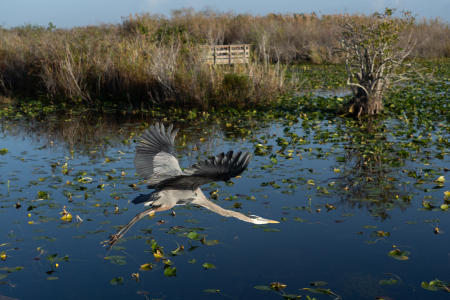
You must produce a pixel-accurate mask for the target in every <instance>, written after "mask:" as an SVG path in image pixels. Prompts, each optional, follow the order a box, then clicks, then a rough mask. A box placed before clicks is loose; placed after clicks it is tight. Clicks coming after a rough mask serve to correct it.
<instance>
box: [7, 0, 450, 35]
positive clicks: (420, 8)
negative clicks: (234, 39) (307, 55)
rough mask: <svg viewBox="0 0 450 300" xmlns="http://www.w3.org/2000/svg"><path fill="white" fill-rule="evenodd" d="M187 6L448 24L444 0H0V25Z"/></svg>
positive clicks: (64, 23)
mask: <svg viewBox="0 0 450 300" xmlns="http://www.w3.org/2000/svg"><path fill="white" fill-rule="evenodd" d="M186 7H191V8H194V9H196V10H202V9H205V8H210V9H214V10H217V11H221V12H229V11H233V12H235V13H250V14H256V15H264V14H267V13H270V12H279V13H294V12H297V13H310V12H313V11H314V12H316V13H319V14H334V13H364V14H369V13H372V12H374V11H382V10H383V9H384V7H392V8H397V9H399V10H409V11H412V12H413V14H414V15H415V16H416V17H418V18H422V17H426V18H436V17H439V18H441V19H442V20H444V21H446V22H450V0H341V1H339V0H313V1H311V0H259V1H256V0H251V1H249V0H247V1H243V0H0V26H3V27H7V28H8V27H12V26H20V25H24V24H32V25H43V26H46V25H47V24H48V23H49V22H52V23H53V24H55V25H56V26H57V27H72V26H84V25H98V24H101V23H118V22H120V21H121V18H122V17H126V16H128V15H130V14H136V13H144V12H149V13H157V14H166V15H169V14H170V12H171V11H172V10H173V9H180V8H186Z"/></svg>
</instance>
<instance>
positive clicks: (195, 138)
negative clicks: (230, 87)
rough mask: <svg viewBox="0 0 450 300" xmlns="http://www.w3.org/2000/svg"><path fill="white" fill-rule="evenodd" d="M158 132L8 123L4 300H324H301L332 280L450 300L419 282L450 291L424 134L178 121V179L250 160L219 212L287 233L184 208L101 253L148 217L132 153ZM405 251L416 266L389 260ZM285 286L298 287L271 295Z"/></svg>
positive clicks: (305, 122)
mask: <svg viewBox="0 0 450 300" xmlns="http://www.w3.org/2000/svg"><path fill="white" fill-rule="evenodd" d="M162 119H164V118H161V117H159V118H158V120H160V121H161V120H162ZM155 121H156V120H154V119H153V118H152V117H148V116H145V115H101V116H99V115H93V114H92V115H89V114H85V115H72V116H67V115H64V116H63V115H61V116H53V117H49V119H47V120H41V121H29V122H25V121H23V120H20V121H7V120H3V121H1V125H0V132H1V133H0V134H1V144H0V149H6V150H3V151H2V152H1V154H0V159H1V161H0V258H1V257H3V258H4V259H3V258H2V259H1V260H0V294H1V295H6V296H8V297H14V298H18V299H37V298H38V299H54V298H55V297H56V298H58V299H99V298H102V299H103V298H108V299H123V298H127V299H144V298H150V299H152V298H166V299H186V298H195V299H211V297H213V296H217V297H228V298H237V299H281V296H280V295H279V294H282V293H285V294H295V295H300V294H301V295H303V296H304V297H306V295H310V296H311V297H316V299H328V297H329V296H328V295H322V294H314V293H312V292H311V291H310V292H308V290H302V289H303V288H312V287H311V285H310V283H311V282H321V283H320V284H321V286H320V287H319V288H325V289H330V290H331V291H332V292H333V293H335V294H336V295H340V296H341V297H342V298H343V299H374V298H375V297H382V296H389V297H391V298H394V299H404V298H405V297H406V298H408V299H427V298H429V297H430V295H432V297H433V299H446V296H447V294H445V293H444V292H435V293H433V292H430V291H427V290H425V289H423V288H422V287H421V286H420V284H421V282H422V281H426V282H429V281H430V280H433V279H434V278H439V279H441V280H443V281H446V280H447V282H448V281H449V278H448V270H449V267H450V261H449V259H448V258H449V253H450V250H449V247H448V236H447V233H445V232H446V231H449V229H448V228H449V227H450V219H449V218H448V213H449V212H448V211H445V210H443V209H441V208H440V207H441V205H442V204H444V203H445V202H446V201H448V200H445V199H446V198H445V196H444V191H447V190H449V185H448V178H447V181H443V182H439V181H436V179H437V178H439V177H440V176H444V177H445V176H446V173H445V171H444V166H448V161H447V160H445V155H444V156H442V155H440V153H441V152H442V151H441V150H440V148H439V138H437V137H434V136H433V137H431V138H429V140H430V142H428V138H427V137H426V136H425V135H422V136H419V134H416V133H415V131H414V130H416V131H417V129H415V128H413V129H411V128H403V127H401V128H400V127H399V128H395V126H398V125H396V124H394V123H392V124H391V123H388V122H381V121H380V122H381V123H378V124H374V126H373V127H372V128H369V127H367V128H366V127H361V126H358V125H357V124H354V123H348V122H347V121H345V120H341V119H331V120H327V119H321V118H318V117H317V118H313V117H310V118H309V119H308V118H306V117H304V118H298V119H297V120H292V119H291V120H284V119H283V120H277V121H268V120H262V121H261V120H255V119H242V118H241V119H239V118H236V119H231V120H223V121H222V120H217V119H215V120H211V119H207V118H201V117H197V118H194V120H189V121H187V120H178V122H177V120H171V118H170V117H169V116H167V120H164V122H165V123H170V122H174V123H175V124H176V127H178V128H180V131H179V133H178V135H177V138H176V145H177V146H176V148H177V149H176V150H177V153H178V155H177V156H176V158H177V159H178V160H179V161H180V165H181V166H190V165H193V164H195V163H197V162H199V161H203V160H205V159H207V157H208V155H211V154H217V153H221V152H227V151H228V150H230V149H234V150H239V151H241V150H242V151H249V152H250V153H252V154H253V158H252V160H251V162H250V164H249V165H248V168H247V170H246V171H245V173H243V175H242V178H236V179H232V182H226V183H225V182H218V183H209V184H206V185H204V186H203V187H202V189H203V191H204V194H205V197H206V196H207V197H208V198H210V200H208V201H211V202H210V203H212V204H214V205H218V206H220V207H222V208H223V209H224V210H227V211H231V210H232V211H236V212H238V213H240V214H242V215H248V214H249V213H250V214H255V215H260V216H266V217H268V218H271V219H275V220H280V221H281V222H280V224H270V226H269V225H267V224H266V225H264V224H263V225H253V224H248V223H244V222H240V221H238V220H235V219H234V218H222V217H219V216H218V215H217V214H215V213H211V214H210V213H208V210H204V209H199V208H197V207H195V206H175V207H174V208H173V212H172V210H167V211H161V212H159V213H157V214H155V215H154V216H149V217H145V218H144V219H143V220H142V221H141V222H139V223H136V224H135V225H134V227H133V230H132V231H130V232H129V233H128V235H127V236H125V237H124V238H123V239H122V240H121V241H122V242H121V243H118V244H116V245H114V247H112V248H111V249H110V250H105V248H103V247H102V246H101V244H100V242H101V241H103V240H104V239H105V237H107V236H108V235H109V234H110V233H112V232H116V231H117V230H119V229H120V227H119V226H118V225H119V224H126V223H127V222H129V220H130V219H131V218H132V217H133V216H135V215H136V214H137V213H139V212H141V207H139V206H137V205H133V203H132V200H133V199H135V198H136V197H138V196H139V195H140V194H143V193H146V191H147V188H146V184H145V183H144V182H143V181H142V178H141V176H139V175H137V174H136V169H135V167H134V162H133V160H134V155H135V154H134V153H135V145H136V141H137V140H138V136H139V135H140V134H141V133H142V131H143V130H144V129H145V128H147V127H148V125H150V124H153V123H155ZM408 126H412V125H408ZM393 129H395V132H394V131H393ZM403 132H404V133H403ZM411 132H412V133H411ZM433 134H435V133H433ZM439 134H441V133H439V132H437V133H436V135H439ZM410 136H412V137H410ZM424 136H425V137H424ZM148 197H149V196H148ZM147 199H148V198H147ZM64 211H66V212H67V213H70V214H71V216H73V219H72V220H71V221H70V222H69V221H68V220H67V219H66V220H64V219H61V218H62V217H63V215H62V214H61V213H62V212H64ZM76 216H79V217H80V219H81V220H83V221H82V222H81V221H79V220H78V221H77V218H76ZM436 226H438V227H439V228H440V229H441V231H442V232H443V233H442V234H434V233H433V229H434V228H435V227H436ZM394 245H395V247H396V248H398V249H401V250H402V251H407V252H408V253H409V254H408V256H407V257H408V259H407V260H401V259H397V258H402V257H394V258H393V257H392V256H389V255H388V253H389V252H390V251H392V250H393V249H394V248H393V246H394ZM132 274H134V275H133V276H132ZM136 274H139V275H136ZM391 279H395V280H391ZM276 282H280V283H283V284H286V285H287V287H285V288H284V289H282V288H278V289H279V290H278V291H276V290H271V288H270V283H276ZM323 282H327V283H326V284H325V283H323ZM322 284H325V285H322ZM174 286H176V288H174ZM275 286H276V285H275ZM254 287H257V288H254ZM267 289H269V291H267ZM68 291H74V292H70V293H69V292H68ZM430 293H431V294H430ZM186 295H188V296H186ZM285 296H286V295H285Z"/></svg>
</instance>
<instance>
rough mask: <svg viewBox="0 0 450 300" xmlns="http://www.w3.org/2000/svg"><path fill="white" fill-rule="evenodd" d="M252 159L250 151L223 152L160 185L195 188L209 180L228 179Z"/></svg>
mask: <svg viewBox="0 0 450 300" xmlns="http://www.w3.org/2000/svg"><path fill="white" fill-rule="evenodd" d="M250 159H251V154H250V153H248V152H244V153H243V152H238V153H233V151H229V152H228V153H226V154H225V153H221V154H219V155H217V156H215V157H212V158H210V159H207V160H205V161H202V162H199V163H196V164H194V165H193V166H192V167H190V168H187V169H185V170H184V172H183V174H181V175H178V176H174V177H172V178H168V179H165V180H163V181H161V182H160V183H159V186H160V187H173V188H179V189H193V190H194V189H196V188H197V187H199V186H201V185H203V184H206V183H209V182H213V181H220V180H223V181H227V180H229V179H231V178H233V177H236V176H238V175H239V174H241V173H242V172H244V170H245V169H246V168H247V166H248V164H249V162H250Z"/></svg>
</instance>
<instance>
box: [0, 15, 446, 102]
mask: <svg viewBox="0 0 450 300" xmlns="http://www.w3.org/2000/svg"><path fill="white" fill-rule="evenodd" d="M343 18H345V16H343V15H331V16H322V17H317V16H315V15H303V14H293V15H273V14H271V15H267V16H262V17H255V16H250V15H235V14H218V13H214V12H202V13H200V12H198V13H196V12H193V11H189V10H184V11H178V12H174V14H173V15H172V17H171V18H164V17H161V16H151V15H140V16H135V17H129V18H126V19H124V21H123V22H122V23H121V24H118V25H102V26H91V27H80V28H73V29H56V28H54V27H51V26H50V27H48V28H44V27H34V26H24V27H18V28H13V29H8V30H7V29H0V31H1V32H0V93H1V94H2V95H6V96H9V97H32V98H34V99H46V100H49V101H51V102H52V103H54V104H62V105H69V106H73V105H85V106H93V107H98V106H102V107H104V106H114V105H119V106H121V107H127V108H149V107H155V106H161V105H169V106H178V107H180V106H183V107H185V106H190V107H197V108H202V109H210V108H211V107H222V106H231V107H255V106H265V105H266V104H268V103H270V102H273V101H274V100H275V99H277V98H278V97H279V96H281V95H283V94H286V93H287V92H290V91H294V90H296V89H297V90H298V89H301V88H302V87H303V86H308V85H309V84H308V82H307V80H308V78H307V77H305V74H304V73H305V72H295V71H294V72H293V71H292V68H291V70H289V66H290V65H292V64H296V63H299V62H309V63H339V62H340V57H339V56H338V55H337V54H336V53H335V51H334V49H335V47H336V45H337V43H338V37H339V31H340V27H339V26H340V25H339V24H340V22H341V21H342V20H343ZM352 18H356V19H358V20H359V21H360V22H371V20H372V17H366V16H352ZM409 30H410V31H412V32H413V36H414V38H415V39H416V40H417V41H418V44H417V46H416V48H415V50H414V53H413V57H425V58H435V57H450V38H449V37H450V30H449V28H448V25H447V24H443V23H441V22H439V21H422V22H418V23H416V25H415V26H414V28H410V29H409ZM405 34H407V33H405ZM231 43H250V44H252V47H253V58H252V61H251V63H249V64H247V65H234V66H210V65H206V64H204V63H203V62H202V58H203V52H202V50H201V45H204V44H231ZM294 70H295V69H294ZM303 71H305V69H303ZM306 73H307V69H306Z"/></svg>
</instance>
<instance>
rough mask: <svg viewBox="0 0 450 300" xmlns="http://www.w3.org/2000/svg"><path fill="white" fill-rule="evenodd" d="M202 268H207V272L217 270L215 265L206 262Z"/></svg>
mask: <svg viewBox="0 0 450 300" xmlns="http://www.w3.org/2000/svg"><path fill="white" fill-rule="evenodd" d="M202 267H203V268H205V269H206V270H209V269H215V268H216V266H215V265H213V264H210V263H206V262H205V263H204V264H203V265H202Z"/></svg>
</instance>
